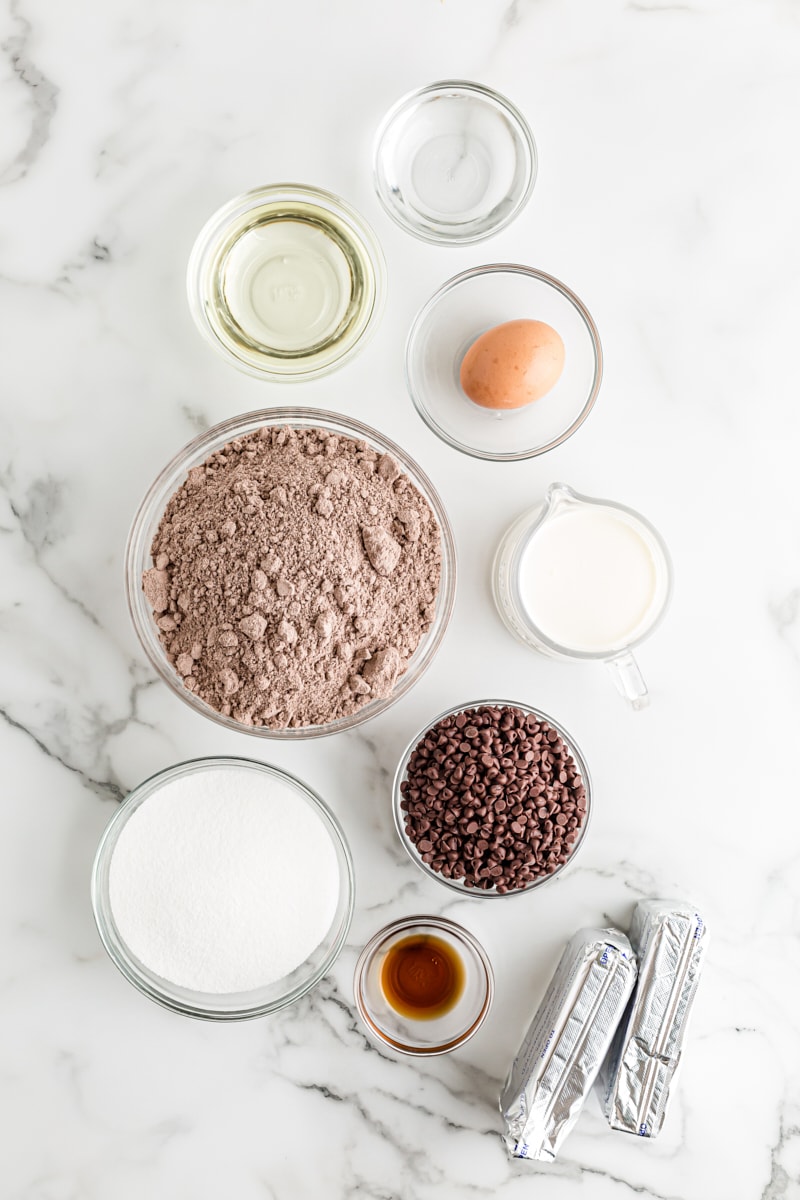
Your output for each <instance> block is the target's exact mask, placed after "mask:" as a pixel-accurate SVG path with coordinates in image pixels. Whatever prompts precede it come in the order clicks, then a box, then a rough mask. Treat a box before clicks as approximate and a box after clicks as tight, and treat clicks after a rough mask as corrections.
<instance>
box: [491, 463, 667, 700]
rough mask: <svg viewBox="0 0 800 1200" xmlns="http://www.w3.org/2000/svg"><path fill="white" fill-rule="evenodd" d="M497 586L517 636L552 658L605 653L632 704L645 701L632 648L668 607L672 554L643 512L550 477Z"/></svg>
mask: <svg viewBox="0 0 800 1200" xmlns="http://www.w3.org/2000/svg"><path fill="white" fill-rule="evenodd" d="M492 591H493V594H494V599H495V603H496V605H497V609H498V612H499V613H500V616H501V617H502V619H503V621H504V623H505V625H506V627H507V628H508V629H509V631H510V632H511V633H512V634H513V635H514V637H516V638H517V639H518V641H520V642H522V643H523V644H524V645H526V646H529V647H530V648H531V649H532V650H538V651H539V652H540V653H541V654H546V655H548V656H550V657H551V658H560V659H570V660H572V661H578V662H580V661H582V660H594V661H600V662H605V663H606V665H607V666H608V668H609V670H610V672H611V675H612V678H613V680H614V683H615V685H616V687H617V690H618V691H619V692H620V694H621V695H622V696H623V697H624V698H625V699H626V700H627V701H628V703H629V704H630V705H631V707H632V708H634V709H641V708H644V707H645V706H646V705H647V703H648V701H649V697H648V692H647V687H646V685H645V682H644V679H643V678H642V674H641V672H640V670H639V667H638V665H637V663H636V659H635V658H634V656H633V653H632V651H633V649H634V648H635V647H636V646H638V645H639V643H640V642H642V641H644V639H645V638H647V637H649V635H650V634H651V633H652V631H653V629H654V628H655V627H656V625H658V623H659V622H660V621H661V619H662V617H663V615H664V611H665V609H666V606H667V603H668V601H669V598H670V594H671V591H672V564H671V562H670V558H669V554H668V552H667V548H666V546H665V545H664V542H663V540H662V538H661V536H660V535H659V534H658V533H657V531H656V530H655V529H654V528H653V526H652V525H651V524H650V522H649V521H647V520H645V518H644V517H643V516H642V515H641V513H638V512H636V511H635V510H634V509H632V508H627V507H626V506H625V505H623V504H617V503H616V502H614V501H611V500H598V499H595V498H592V497H590V496H582V495H580V494H579V493H578V492H576V491H574V490H573V489H572V488H570V487H568V486H567V485H566V484H564V483H554V484H552V485H551V486H550V487H549V488H548V490H547V494H546V496H545V499H544V501H543V502H542V503H541V504H538V505H536V506H535V507H534V508H532V509H530V510H528V511H527V512H525V513H523V514H522V515H521V516H520V517H518V518H517V520H516V521H514V523H513V524H512V525H511V527H510V528H509V529H508V530H507V532H506V534H505V536H504V537H503V539H502V540H501V542H500V545H499V547H498V550H497V554H496V556H495V560H494V565H493V568H492Z"/></svg>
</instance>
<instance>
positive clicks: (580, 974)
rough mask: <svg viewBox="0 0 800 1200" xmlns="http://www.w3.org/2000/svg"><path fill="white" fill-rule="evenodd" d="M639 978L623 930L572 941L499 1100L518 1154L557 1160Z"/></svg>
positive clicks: (588, 932)
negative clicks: (557, 1155)
mask: <svg viewBox="0 0 800 1200" xmlns="http://www.w3.org/2000/svg"><path fill="white" fill-rule="evenodd" d="M635 980H636V960H635V958H634V955H633V951H632V950H631V946H630V942H629V941H628V939H627V938H626V937H625V935H624V934H622V933H619V932H618V931H617V930H616V929H581V930H579V931H578V933H576V934H575V936H574V937H573V938H572V940H571V941H570V942H569V943H568V944H567V948H566V949H565V951H564V953H563V955H562V957H561V962H560V963H559V965H558V967H557V969H556V973H555V975H554V976H553V978H552V980H551V981H550V985H549V987H548V989H547V991H546V993H545V996H544V999H543V1000H542V1003H541V1004H540V1005H539V1010H538V1012H537V1013H536V1016H535V1017H534V1018H533V1020H532V1022H531V1024H530V1027H529V1029H528V1032H527V1034H526V1035H525V1040H524V1041H523V1043H522V1046H521V1047H520V1050H519V1053H518V1054H517V1057H516V1059H515V1060H514V1064H513V1066H512V1068H511V1072H510V1074H509V1077H508V1080H507V1081H506V1085H505V1088H504V1090H503V1094H502V1096H501V1097H500V1108H501V1111H502V1113H503V1117H504V1120H505V1127H506V1128H505V1134H504V1139H505V1143H506V1146H507V1147H508V1151H509V1153H510V1154H512V1155H513V1156H514V1157H515V1158H530V1159H539V1160H543V1161H545V1162H549V1161H552V1159H554V1158H555V1157H556V1154H557V1153H558V1151H559V1150H560V1148H561V1145H562V1143H563V1141H564V1139H565V1138H566V1136H567V1134H568V1133H569V1131H570V1130H571V1129H572V1127H573V1125H574V1124H575V1122H576V1121H577V1119H578V1114H579V1113H580V1110H581V1107H582V1106H583V1102H584V1100H585V1099H586V1097H587V1096H588V1094H589V1092H590V1091H591V1088H592V1085H593V1083H594V1081H595V1079H596V1078H597V1074H598V1071H599V1070H600V1065H601V1063H602V1062H603V1059H604V1058H605V1057H606V1054H607V1053H608V1049H609V1046H610V1045H611V1041H612V1039H613V1037H614V1033H615V1031H616V1029H617V1026H618V1025H619V1022H620V1021H621V1020H622V1016H623V1014H624V1012H625V1006H626V1004H627V1003H628V1000H629V998H630V995H631V992H632V991H633V985H634V982H635Z"/></svg>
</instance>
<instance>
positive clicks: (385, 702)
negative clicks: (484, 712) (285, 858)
mask: <svg viewBox="0 0 800 1200" xmlns="http://www.w3.org/2000/svg"><path fill="white" fill-rule="evenodd" d="M262 425H291V426H293V427H294V428H295V429H303V428H305V429H308V428H312V429H313V428H316V429H327V430H328V431H329V432H330V433H332V434H339V435H341V436H344V437H350V438H363V439H364V441H366V442H368V443H369V445H370V446H371V447H373V449H375V450H377V451H379V452H380V453H381V454H391V455H392V457H393V458H395V459H396V460H397V462H398V463H399V464H400V466H401V467H402V469H403V471H404V472H405V473H406V474H407V475H408V477H409V478H410V479H411V481H412V483H413V484H414V485H415V486H416V487H417V488H418V489H419V491H420V492H421V493H422V495H423V496H424V497H425V499H426V500H427V501H428V503H429V504H430V506H431V508H432V510H433V513H434V516H435V517H436V521H437V523H438V526H439V532H440V536H441V548H442V569H441V581H440V584H439V594H438V596H437V598H436V613H435V616H434V619H433V624H432V625H431V627H430V629H429V630H428V631H427V633H426V634H424V635H423V637H422V639H421V641H420V643H419V645H418V646H417V648H416V650H415V651H414V653H413V654H412V656H411V658H410V659H409V660H408V665H407V667H406V670H405V672H404V673H403V675H401V676H400V678H399V679H398V681H397V683H396V685H395V687H394V690H393V691H392V692H391V693H390V695H388V696H384V697H383V698H382V699H378V700H373V701H371V702H370V703H369V704H365V705H364V707H363V708H360V709H358V711H357V712H354V713H352V714H351V715H349V716H346V717H340V718H339V720H337V721H330V722H329V723H328V724H326V725H303V726H298V727H296V728H287V729H267V728H265V727H264V726H255V725H244V724H242V723H241V722H240V721H237V720H235V719H234V718H233V717H226V716H225V715H224V714H223V713H221V712H217V710H216V709H215V708H212V707H211V705H209V704H206V703H205V701H203V700H201V699H200V698H199V697H198V696H196V695H195V694H194V693H193V692H190V691H189V690H188V688H186V687H184V685H183V681H182V679H181V678H180V676H179V675H178V673H177V672H176V670H175V668H174V667H173V666H172V664H171V663H170V661H169V659H168V658H167V656H166V654H165V653H164V648H163V646H162V645H161V642H160V640H159V637H158V629H157V627H156V623H155V621H154V620H153V613H152V610H151V608H150V606H149V604H148V602H147V599H146V597H145V595H144V592H143V591H142V574H143V572H144V571H145V570H147V568H148V567H150V566H151V565H152V559H151V556H150V547H151V545H152V542H153V538H154V536H155V533H156V530H157V529H158V525H159V522H160V521H161V517H162V515H163V512H164V509H165V507H166V505H167V503H168V501H169V499H170V497H171V496H172V495H173V493H174V492H175V491H177V489H178V488H179V487H180V486H181V484H182V483H183V481H184V480H185V478H186V476H187V474H188V472H189V471H190V470H191V468H192V467H195V466H198V465H199V464H200V463H202V462H204V461H205V460H206V459H207V458H208V456H209V455H210V454H214V453H215V452H216V451H218V450H221V449H222V447H223V446H224V445H225V444H226V443H227V442H230V441H233V439H234V438H238V437H244V436H245V434H248V433H251V432H252V431H253V430H255V429H259V428H260V427H261V426H262ZM125 589H126V593H127V597H128V611H129V612H130V615H131V620H132V621H133V627H134V629H135V630H136V633H137V636H138V638H139V641H140V642H141V644H142V648H143V649H144V652H145V654H146V655H147V657H148V658H149V660H150V662H151V663H152V665H153V666H154V667H155V669H156V671H157V672H158V674H159V675H160V676H161V678H162V679H163V680H164V682H165V683H167V684H168V685H169V686H170V688H171V689H172V691H173V692H174V693H175V695H176V696H178V697H180V699H181V700H183V701H184V703H185V704H188V705H189V706H190V707H191V708H193V709H194V710H195V712H198V713H201V714H202V715H203V716H204V717H210V719H211V720H212V721H216V722H217V724H219V725H224V726H225V728H226V729H233V730H237V731H238V732H244V733H249V734H252V735H254V736H255V737H262V738H277V739H287V740H290V741H291V740H297V739H299V738H312V737H323V736H325V735H326V734H329V733H339V732H341V731H342V730H345V729H353V728H354V727H355V726H356V725H361V724H362V723H363V722H364V721H368V720H369V719H370V717H374V716H377V715H378V713H382V712H385V710H386V709H387V708H389V707H390V706H391V705H392V704H394V703H395V702H396V701H397V700H399V699H400V697H401V696H404V695H405V694H406V692H408V691H409V690H410V689H411V688H412V687H413V686H414V684H415V683H416V682H417V681H418V680H419V679H420V677H421V676H422V675H423V674H424V672H425V671H426V669H427V668H428V667H429V666H430V663H431V661H432V660H433V657H434V655H435V654H436V651H437V650H438V649H439V646H440V645H441V642H442V638H443V637H444V635H445V632H446V630H447V626H448V624H449V622H450V617H451V616H452V612H453V605H454V603H455V592H456V547H455V540H454V538H453V531H452V529H451V528H450V522H449V520H448V518H447V513H446V512H445V510H444V506H443V504H442V501H441V500H440V499H439V496H438V493H437V492H436V490H435V489H434V487H433V484H432V483H431V482H430V480H429V479H428V477H427V475H425V474H424V473H423V471H422V470H421V469H420V468H419V467H418V466H417V464H416V463H415V462H414V460H413V459H412V458H411V457H410V456H409V455H408V454H406V452H405V451H404V450H401V449H400V447H399V446H397V445H395V443H394V442H391V441H390V440H389V439H388V438H385V437H384V436H383V435H382V434H380V433H377V432H376V431H375V430H374V429H370V427H369V426H368V425H362V424H361V422H360V421H355V420H352V419H351V418H350V417H343V416H340V415H339V414H338V413H331V412H325V411H324V410H322V409H316V408H265V409H259V410H258V411H256V412H251V413H245V414H244V415H243V416H239V417H231V418H230V419H229V420H227V421H222V422H221V423H220V424H219V425H215V426H213V428H211V429H209V430H207V432H206V433H201V434H200V435H199V436H198V437H196V438H194V440H193V441H191V442H189V444H188V445H187V446H184V447H183V449H182V450H179V451H178V453H177V454H176V455H175V457H174V458H173V459H172V460H171V461H170V462H168V463H167V465H166V466H165V467H164V469H163V471H162V472H161V474H160V475H159V476H158V477H157V479H156V480H155V481H154V483H153V484H152V485H151V487H150V488H149V490H148V492H147V494H146V496H145V497H144V500H143V501H142V503H141V504H140V506H139V509H138V511H137V513H136V516H135V517H134V519H133V525H132V527H131V532H130V534H129V536H128V545H127V548H126V551H125Z"/></svg>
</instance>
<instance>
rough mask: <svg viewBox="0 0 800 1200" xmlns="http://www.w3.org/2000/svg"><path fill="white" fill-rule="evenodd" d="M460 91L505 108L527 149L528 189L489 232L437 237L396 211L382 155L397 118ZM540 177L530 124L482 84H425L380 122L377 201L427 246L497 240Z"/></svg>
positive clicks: (375, 163)
mask: <svg viewBox="0 0 800 1200" xmlns="http://www.w3.org/2000/svg"><path fill="white" fill-rule="evenodd" d="M454 90H458V91H461V92H469V93H471V94H472V95H473V96H474V97H476V98H477V99H479V100H481V101H486V100H489V101H490V102H492V103H493V104H496V105H498V107H500V108H502V109H503V110H504V111H505V112H506V113H507V115H508V116H509V117H510V118H511V121H512V123H513V125H514V127H515V129H516V131H517V133H518V134H519V136H520V139H521V141H522V142H523V144H524V145H525V147H526V149H527V152H528V154H527V157H528V170H527V178H526V181H525V187H524V188H523V190H522V192H521V193H520V195H519V198H518V199H517V201H516V203H515V204H514V205H513V207H512V208H511V209H510V210H509V211H508V212H507V213H506V214H505V215H504V216H503V217H502V218H501V219H500V220H499V221H497V222H495V224H493V225H490V226H489V227H488V228H487V229H485V230H481V231H480V232H477V233H471V234H459V233H437V232H433V231H431V230H429V229H427V228H426V227H425V226H423V225H420V224H417V223H415V222H414V221H412V220H410V219H408V218H407V217H406V216H405V215H404V214H405V210H404V209H400V208H397V207H396V206H394V205H393V204H391V202H390V200H389V198H388V196H389V193H390V189H389V188H388V187H385V186H384V184H385V179H386V176H385V172H384V171H383V170H382V167H381V163H382V151H383V145H384V142H385V139H386V136H387V134H388V132H389V130H390V129H391V127H392V125H393V124H394V122H395V121H396V120H397V119H398V117H400V116H402V115H403V113H404V112H406V111H407V110H410V109H411V108H413V106H414V105H415V104H417V103H419V102H420V101H421V100H423V98H424V97H426V96H430V95H434V94H435V93H437V92H448V91H454ZM538 175H539V152H538V149H537V146H536V140H535V138H534V136H533V131H532V129H531V127H530V125H529V124H528V121H527V119H526V117H525V116H524V114H523V113H522V111H521V110H520V109H519V108H518V107H517V106H516V104H514V103H513V101H511V100H509V98H508V97H507V96H506V95H504V93H503V92H498V91H496V90H495V89H494V88H491V87H489V86H487V85H486V84H483V83H476V82H475V81H474V80H471V79H438V80H435V81H434V82H433V83H429V84H426V85H425V86H423V87H420V88H413V89H412V90H411V91H409V92H406V93H405V94H404V95H402V96H400V98H399V99H398V100H396V101H395V102H394V104H392V106H391V107H390V108H389V109H388V110H387V112H386V113H385V115H384V117H383V119H382V120H381V122H380V124H379V126H378V128H377V130H376V132H375V137H374V141H373V150H372V182H373V187H374V188H375V192H376V194H377V197H378V200H379V201H380V203H381V206H382V208H383V209H384V211H385V212H386V213H387V215H388V216H389V217H391V219H392V220H393V221H394V222H395V224H396V225H398V226H399V227H400V228H401V229H404V230H405V231H406V232H407V233H411V234H412V235H413V236H414V237H416V238H419V240H420V241H423V242H428V243H429V244H432V245H436V246H470V245H475V244H476V243H477V242H482V241H485V240H486V238H490V237H494V235H495V234H496V233H499V232H500V230H501V229H505V227H506V226H507V225H510V224H511V222H512V221H513V220H515V219H516V217H518V216H519V214H520V212H521V211H522V209H523V208H524V207H525V205H526V204H527V203H528V201H529V199H530V197H531V193H532V192H533V189H534V187H535V186H536V180H537V178H538Z"/></svg>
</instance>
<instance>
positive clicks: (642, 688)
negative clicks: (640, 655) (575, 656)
mask: <svg viewBox="0 0 800 1200" xmlns="http://www.w3.org/2000/svg"><path fill="white" fill-rule="evenodd" d="M606 665H607V666H608V669H609V671H610V672H611V677H612V679H613V680H614V683H615V684H616V688H617V691H618V692H619V694H620V695H621V696H623V697H624V698H625V699H626V700H627V701H628V703H629V704H630V706H631V708H633V709H635V710H636V711H637V712H638V711H639V709H641V708H647V706H648V704H649V703H650V696H649V695H648V692H647V684H646V683H645V681H644V680H643V679H642V673H641V671H640V670H639V666H638V664H637V662H636V659H635V658H634V657H633V655H632V654H620V655H618V656H617V658H610V659H609V660H608V663H607V664H606Z"/></svg>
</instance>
